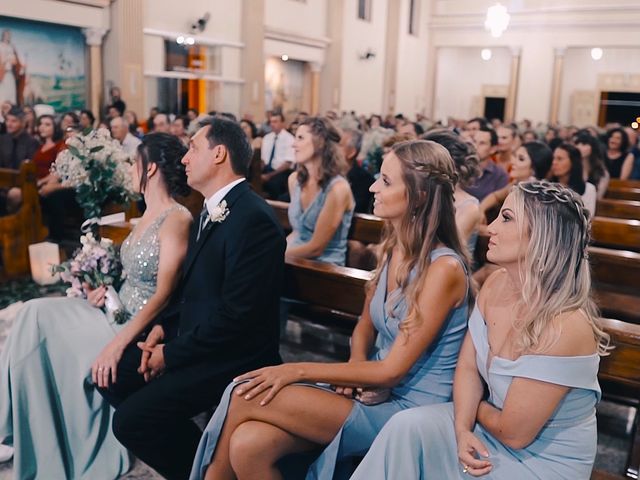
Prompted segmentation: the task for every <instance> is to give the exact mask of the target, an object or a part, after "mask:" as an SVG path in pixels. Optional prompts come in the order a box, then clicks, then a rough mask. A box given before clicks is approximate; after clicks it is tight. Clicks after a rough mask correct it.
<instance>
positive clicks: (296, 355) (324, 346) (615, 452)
mask: <svg viewBox="0 0 640 480" xmlns="http://www.w3.org/2000/svg"><path fill="white" fill-rule="evenodd" d="M1 337H2V322H0V338H1ZM281 351H282V357H283V359H284V360H285V361H303V360H304V361H329V362H331V361H340V360H342V359H344V358H346V355H347V353H348V339H347V337H345V336H344V335H340V334H336V333H334V332H330V331H328V330H325V329H323V328H321V327H314V326H309V325H306V324H301V323H298V322H295V321H290V322H289V324H288V326H287V336H286V338H285V340H284V341H283V346H282V349H281ZM630 412H633V409H630V408H629V407H625V406H621V405H616V404H613V403H611V402H606V401H603V402H602V403H601V404H600V405H599V407H598V455H597V457H596V468H599V469H602V470H606V471H609V472H613V473H618V474H622V473H623V470H624V463H625V461H626V455H627V448H628V444H629V443H628V442H629V424H630V421H629V415H630ZM161 478H162V477H161V476H160V475H158V474H157V473H155V472H154V471H153V470H152V469H150V468H149V467H148V466H147V465H145V464H143V463H142V462H140V461H136V463H135V465H134V468H133V469H132V470H131V471H130V472H129V473H127V474H126V475H124V476H123V477H121V480H142V479H144V480H156V479H161ZM10 479H12V465H11V462H9V463H5V464H1V465H0V480H10ZM16 480H17V479H16ZM97 480H99V479H97Z"/></svg>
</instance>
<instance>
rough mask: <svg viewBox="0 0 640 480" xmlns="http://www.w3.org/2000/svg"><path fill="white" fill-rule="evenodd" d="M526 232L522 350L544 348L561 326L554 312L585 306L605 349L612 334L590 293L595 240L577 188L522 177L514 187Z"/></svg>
mask: <svg viewBox="0 0 640 480" xmlns="http://www.w3.org/2000/svg"><path fill="white" fill-rule="evenodd" d="M512 195H513V198H514V204H515V214H516V218H519V219H526V220H524V221H520V222H519V223H518V228H519V231H520V236H521V238H526V237H528V238H529V241H528V245H527V250H526V252H525V254H524V259H523V260H522V261H521V262H520V266H519V267H520V268H519V270H520V280H521V282H522V296H521V298H520V300H519V302H518V303H519V304H518V311H519V313H520V315H519V320H518V321H516V322H515V323H514V327H515V328H516V330H517V331H519V332H520V336H519V339H518V341H517V348H518V350H519V351H520V353H524V352H543V351H545V350H547V349H548V348H549V347H551V346H552V345H553V343H554V342H555V341H556V340H557V338H558V336H559V335H560V332H559V331H558V329H557V325H556V324H555V323H554V320H555V318H556V317H557V316H558V315H560V314H562V313H565V312H573V311H576V310H581V311H582V312H583V313H584V314H585V315H586V316H587V319H588V321H589V323H590V324H591V327H592V329H593V334H594V338H595V339H596V341H597V343H598V352H599V353H600V354H606V351H607V349H608V346H607V345H608V338H609V337H608V335H607V334H606V333H605V332H604V331H603V330H602V328H601V327H600V325H599V320H598V318H599V313H598V310H597V308H596V306H595V304H594V302H593V300H592V299H591V272H590V267H589V261H588V251H587V247H588V246H589V243H590V241H591V224H590V213H589V211H588V210H587V209H586V208H585V206H584V204H583V203H582V199H581V198H580V196H579V195H578V194H576V193H575V192H574V191H573V190H572V189H570V188H568V187H564V186H562V185H560V184H559V183H552V182H548V181H546V180H541V181H533V182H521V183H519V184H517V185H516V186H515V187H514V188H513V191H512Z"/></svg>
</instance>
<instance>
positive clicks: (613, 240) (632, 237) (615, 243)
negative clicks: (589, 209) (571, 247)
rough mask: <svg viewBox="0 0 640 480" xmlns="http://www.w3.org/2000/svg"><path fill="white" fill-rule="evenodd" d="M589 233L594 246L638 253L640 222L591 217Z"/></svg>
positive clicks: (639, 249) (639, 248)
mask: <svg viewBox="0 0 640 480" xmlns="http://www.w3.org/2000/svg"><path fill="white" fill-rule="evenodd" d="M591 232H592V235H593V243H594V244H595V245H598V246H604V247H609V248H619V249H625V250H632V251H634V252H638V251H640V220H626V219H622V218H607V217H593V221H592V222H591Z"/></svg>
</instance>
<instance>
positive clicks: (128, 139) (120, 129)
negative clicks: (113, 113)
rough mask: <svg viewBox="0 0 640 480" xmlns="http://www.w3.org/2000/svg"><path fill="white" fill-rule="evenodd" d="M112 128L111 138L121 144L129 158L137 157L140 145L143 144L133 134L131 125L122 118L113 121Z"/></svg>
mask: <svg viewBox="0 0 640 480" xmlns="http://www.w3.org/2000/svg"><path fill="white" fill-rule="evenodd" d="M110 126H111V136H112V137H113V138H115V139H116V140H118V141H119V142H120V144H121V145H122V149H123V150H124V151H125V153H126V154H127V156H129V158H133V157H135V155H136V150H137V148H138V145H140V143H142V142H140V140H139V139H138V138H136V137H135V136H134V135H132V134H131V132H130V131H129V123H127V121H126V120H125V119H124V118H122V117H116V118H114V119H112V120H111V124H110Z"/></svg>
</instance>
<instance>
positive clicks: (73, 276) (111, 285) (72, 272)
mask: <svg viewBox="0 0 640 480" xmlns="http://www.w3.org/2000/svg"><path fill="white" fill-rule="evenodd" d="M80 243H81V244H82V246H81V247H80V248H79V249H78V250H76V252H75V253H74V254H73V258H72V259H71V260H67V261H66V262H64V263H62V264H60V265H54V266H53V271H54V272H60V278H61V279H62V281H63V282H67V283H70V284H71V286H70V287H69V288H68V289H67V296H68V297H76V298H86V295H85V291H84V288H83V284H85V283H86V284H87V285H88V286H89V288H92V289H94V288H97V287H100V286H103V285H104V286H106V287H107V293H106V298H105V312H106V313H107V316H108V317H110V319H111V320H112V321H114V322H115V323H124V322H125V321H126V320H127V319H128V317H129V314H128V313H127V311H126V309H125V308H124V307H123V306H122V303H121V302H120V299H119V297H118V294H117V293H116V288H119V287H120V285H121V284H122V281H123V272H122V264H121V263H120V257H119V255H118V252H117V251H116V249H115V247H114V245H113V242H112V241H111V240H109V239H107V238H102V239H100V240H98V239H97V238H96V237H95V236H94V235H93V234H92V233H91V232H89V233H87V234H86V235H83V236H81V237H80Z"/></svg>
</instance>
